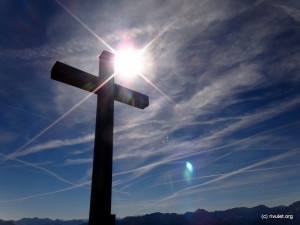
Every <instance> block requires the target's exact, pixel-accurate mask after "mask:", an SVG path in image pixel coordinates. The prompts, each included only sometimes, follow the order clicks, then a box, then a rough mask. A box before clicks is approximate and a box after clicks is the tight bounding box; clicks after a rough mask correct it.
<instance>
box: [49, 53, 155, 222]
mask: <svg viewBox="0 0 300 225" xmlns="http://www.w3.org/2000/svg"><path fill="white" fill-rule="evenodd" d="M99 58H100V62H99V77H97V76H94V75H92V74H89V73H86V72H84V71H81V70H79V69H76V68H74V67H71V66H69V65H66V64H64V63H61V62H59V61H57V62H56V63H55V64H54V66H53V68H52V70H51V79H53V80H57V81H60V82H63V83H66V84H69V85H72V86H74V87H77V88H80V89H83V90H86V91H90V92H94V93H95V94H97V114H96V128H95V143H94V160H93V175H92V185H91V186H92V187H91V199H90V214H89V225H101V224H103V223H105V224H109V225H113V224H115V215H112V214H111V195H112V162H113V119H114V100H116V101H119V102H122V103H125V104H128V105H131V106H134V107H137V108H140V109H144V108H146V107H147V106H149V98H148V96H146V95H143V94H141V93H139V92H136V91H133V90H130V89H128V88H125V87H122V86H120V85H118V84H115V83H114V78H111V79H110V80H109V81H108V82H107V83H106V84H105V85H103V82H106V81H107V79H108V78H109V77H110V76H111V75H112V74H113V73H114V54H112V53H110V52H107V51H103V52H102V54H101V55H100V57H99ZM100 85H103V86H102V87H101V88H98V87H99V86H100Z"/></svg>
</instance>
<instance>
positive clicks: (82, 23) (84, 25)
mask: <svg viewBox="0 0 300 225" xmlns="http://www.w3.org/2000/svg"><path fill="white" fill-rule="evenodd" d="M55 1H56V2H57V4H59V5H60V6H61V7H62V8H63V9H64V10H65V11H66V12H67V13H68V14H69V15H70V16H72V17H73V18H74V19H75V20H76V21H77V22H78V23H80V24H81V25H82V26H83V27H84V28H85V29H86V30H87V31H89V32H90V33H91V34H92V35H93V36H94V37H96V38H97V39H98V40H99V41H101V42H102V44H104V45H105V46H106V47H107V48H109V49H110V50H111V51H112V52H113V53H116V51H115V50H114V49H113V48H112V47H110V45H109V44H107V43H106V42H105V41H104V40H103V39H102V38H101V37H99V36H98V35H97V34H96V33H95V32H94V31H92V30H91V28H89V27H88V26H87V25H86V24H85V23H84V22H82V21H81V20H80V19H79V18H78V17H77V16H76V15H75V14H74V13H72V12H71V11H70V10H69V9H68V8H67V7H66V6H64V5H63V4H62V3H61V2H60V1H58V0H55Z"/></svg>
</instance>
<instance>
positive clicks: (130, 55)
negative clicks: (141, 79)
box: [115, 48, 142, 78]
mask: <svg viewBox="0 0 300 225" xmlns="http://www.w3.org/2000/svg"><path fill="white" fill-rule="evenodd" d="M141 69H142V51H138V50H135V49H132V48H128V49H123V50H121V51H119V52H118V53H117V54H116V56H115V72H116V73H117V74H120V75H121V76H124V77H126V78H129V77H132V76H133V75H136V74H137V73H139V72H141Z"/></svg>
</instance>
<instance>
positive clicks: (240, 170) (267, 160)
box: [138, 151, 298, 211]
mask: <svg viewBox="0 0 300 225" xmlns="http://www.w3.org/2000/svg"><path fill="white" fill-rule="evenodd" d="M297 153H298V152H297V151H290V152H286V153H283V154H280V155H277V156H273V157H271V158H269V159H265V160H262V161H260V162H257V163H254V164H252V165H249V166H246V167H243V168H240V169H238V170H235V171H232V172H229V173H226V174H223V175H221V176H220V177H217V178H215V179H212V180H209V181H207V182H204V183H201V184H197V185H194V186H192V187H188V188H184V189H182V190H179V191H177V192H175V193H173V194H171V195H170V196H168V197H166V198H163V199H161V200H159V201H156V202H154V203H152V204H151V205H149V207H151V206H155V205H156V204H158V203H160V202H164V201H167V200H170V199H172V198H175V197H178V196H180V194H182V193H184V192H186V191H190V190H192V189H195V188H198V187H202V186H205V185H208V184H212V183H215V182H217V181H221V180H224V179H226V178H228V177H231V176H234V175H237V174H240V173H243V172H245V171H247V170H249V169H251V168H254V167H257V166H261V165H264V164H267V163H270V162H273V161H278V160H281V159H283V158H287V157H290V156H292V155H295V154H297ZM149 207H145V208H149ZM145 208H140V209H139V210H138V211H141V210H143V209H145Z"/></svg>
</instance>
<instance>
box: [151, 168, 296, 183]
mask: <svg viewBox="0 0 300 225" xmlns="http://www.w3.org/2000/svg"><path fill="white" fill-rule="evenodd" d="M297 166H300V163H298V164H293V165H285V166H276V167H267V168H261V169H252V170H245V171H244V172H241V173H249V172H257V171H265V170H276V169H283V168H290V167H297ZM223 175H225V173H219V174H212V175H207V176H201V177H193V178H191V179H190V180H199V179H204V178H209V177H220V176H223ZM185 181H186V180H185V179H182V180H175V181H172V182H165V183H160V184H157V185H153V186H161V185H165V184H174V183H180V182H185Z"/></svg>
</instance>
